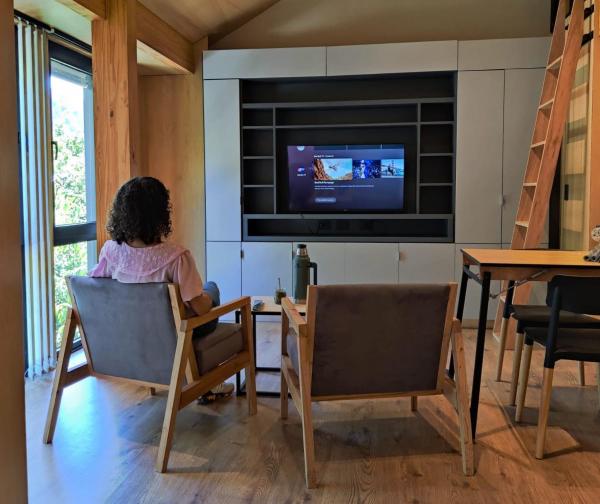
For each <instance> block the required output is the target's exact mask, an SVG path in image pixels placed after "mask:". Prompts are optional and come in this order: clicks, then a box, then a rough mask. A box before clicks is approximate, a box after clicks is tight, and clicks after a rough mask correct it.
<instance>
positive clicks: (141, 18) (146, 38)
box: [136, 2, 195, 73]
mask: <svg viewBox="0 0 600 504" xmlns="http://www.w3.org/2000/svg"><path fill="white" fill-rule="evenodd" d="M136 23H137V40H138V48H139V49H141V50H143V51H145V52H150V51H151V52H154V53H155V54H156V55H158V56H159V59H161V60H163V61H165V62H170V63H171V64H172V65H173V66H176V67H177V68H179V69H180V70H185V71H186V72H189V73H194V70H195V59H194V46H193V44H192V43H191V42H189V41H188V40H187V39H186V38H184V37H183V35H181V34H180V33H179V32H178V31H176V30H175V29H174V28H172V27H171V26H170V25H168V24H167V23H165V22H164V21H163V20H162V19H160V18H159V17H158V16H157V15H156V14H154V13H153V12H152V11H151V10H149V9H147V8H146V7H144V6H143V5H142V4H141V3H140V2H137V9H136Z"/></svg>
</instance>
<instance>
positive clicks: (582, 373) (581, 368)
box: [579, 361, 585, 387]
mask: <svg viewBox="0 0 600 504" xmlns="http://www.w3.org/2000/svg"><path fill="white" fill-rule="evenodd" d="M579 385H581V386H582V387H585V362H583V361H579Z"/></svg>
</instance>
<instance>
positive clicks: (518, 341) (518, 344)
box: [509, 332, 524, 406]
mask: <svg viewBox="0 0 600 504" xmlns="http://www.w3.org/2000/svg"><path fill="white" fill-rule="evenodd" d="M523 338H524V336H523V333H519V332H518V333H517V335H516V337H515V353H514V355H513V366H512V376H511V378H510V401H509V403H510V404H511V406H514V404H515V402H516V399H517V385H518V384H519V370H520V369H521V355H522V353H523Z"/></svg>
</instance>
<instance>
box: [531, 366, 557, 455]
mask: <svg viewBox="0 0 600 504" xmlns="http://www.w3.org/2000/svg"><path fill="white" fill-rule="evenodd" d="M553 376H554V368H547V367H544V379H543V381H542V397H541V400H540V411H539V413H538V430H537V439H536V442H535V458H537V459H543V458H544V445H545V444H546V429H547V427H548V413H549V412H550V397H551V395H552V378H553Z"/></svg>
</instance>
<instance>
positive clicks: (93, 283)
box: [70, 277, 177, 385]
mask: <svg viewBox="0 0 600 504" xmlns="http://www.w3.org/2000/svg"><path fill="white" fill-rule="evenodd" d="M70 285H71V292H72V294H73V296H74V298H75V301H76V303H77V308H78V312H79V316H80V319H81V324H82V326H83V331H84V333H85V337H86V341H87V344H88V347H89V350H90V354H91V358H92V363H93V366H94V370H95V371H96V372H98V373H102V374H106V375H110V376H119V377H122V378H129V379H133V380H141V381H148V382H153V383H160V384H164V385H167V384H169V382H170V380H171V370H172V368H173V358H174V356H175V347H176V344H177V339H176V333H175V323H174V321H173V311H172V308H171V301H170V297H169V289H168V284H166V283H147V284H126V283H120V282H118V281H117V280H112V279H109V278H89V277H72V278H71V279H70Z"/></svg>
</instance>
